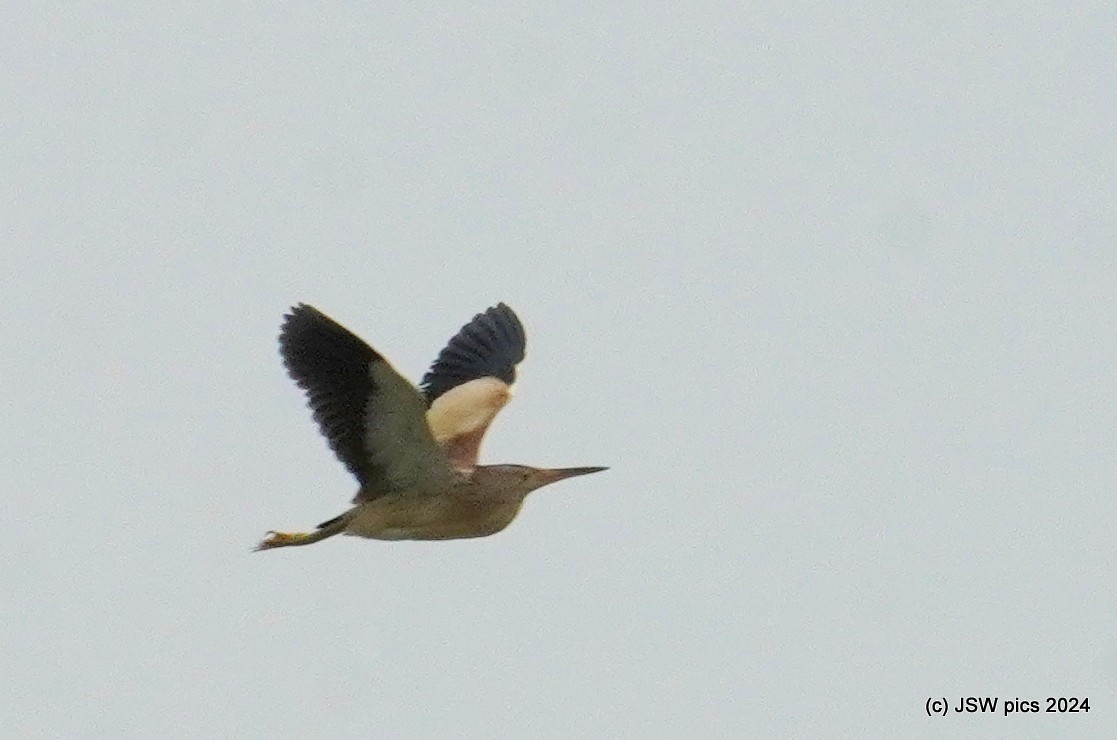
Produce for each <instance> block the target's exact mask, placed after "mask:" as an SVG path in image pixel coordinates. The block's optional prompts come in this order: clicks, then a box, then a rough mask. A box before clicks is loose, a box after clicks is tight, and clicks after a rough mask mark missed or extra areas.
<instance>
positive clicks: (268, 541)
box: [253, 531, 314, 552]
mask: <svg viewBox="0 0 1117 740" xmlns="http://www.w3.org/2000/svg"><path fill="white" fill-rule="evenodd" d="M308 541H310V542H313V541H314V540H313V539H311V536H310V535H309V534H305V533H303V532H275V531H272V532H268V536H267V537H265V538H264V539H262V540H260V544H258V545H256V547H255V548H253V549H254V550H255V551H256V552H259V551H260V550H270V549H272V548H273V547H287V546H288V545H305V544H306V543H307V542H308Z"/></svg>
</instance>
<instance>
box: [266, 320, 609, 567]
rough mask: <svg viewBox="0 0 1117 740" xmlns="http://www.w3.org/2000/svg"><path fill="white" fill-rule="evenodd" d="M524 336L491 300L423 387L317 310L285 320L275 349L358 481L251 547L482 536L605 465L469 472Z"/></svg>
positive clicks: (504, 397) (507, 391)
mask: <svg viewBox="0 0 1117 740" xmlns="http://www.w3.org/2000/svg"><path fill="white" fill-rule="evenodd" d="M524 346H525V341H524V332H523V326H522V325H521V324H520V321H519V319H518V318H517V317H516V315H515V313H513V312H512V310H511V309H510V308H508V307H507V306H505V305H504V304H499V305H498V306H496V307H494V308H490V309H489V310H488V311H486V312H485V313H483V314H478V315H477V316H475V317H474V319H473V321H471V322H470V323H469V324H467V325H466V326H464V327H463V328H462V329H461V331H460V332H458V334H457V335H456V336H455V337H454V338H453V339H451V340H450V343H449V344H448V345H447V347H446V348H445V349H444V350H442V353H441V354H440V355H439V357H438V359H437V360H436V361H435V363H434V365H432V367H431V369H430V371H429V372H428V373H427V375H426V376H425V377H424V378H423V383H422V384H421V389H416V388H415V387H414V386H413V385H411V384H410V383H409V382H407V381H406V380H404V379H403V378H402V377H401V376H400V375H399V374H398V373H397V372H396V371H395V370H394V369H393V368H392V367H391V365H389V364H388V362H387V361H386V360H385V359H384V358H383V357H381V356H380V355H379V354H377V353H376V352H375V351H374V350H373V349H372V348H371V347H369V346H368V345H367V344H365V343H364V342H363V341H361V340H360V339H359V338H357V337H356V336H355V335H353V334H352V333H350V332H349V331H348V330H347V329H345V328H344V327H342V326H341V325H340V324H338V323H337V322H335V321H333V320H332V319H330V318H329V317H327V316H326V315H325V314H323V313H321V312H320V311H318V310H317V309H315V308H313V307H311V306H307V305H305V304H300V305H299V306H296V307H295V308H294V309H292V312H291V313H290V314H288V316H287V319H286V321H285V322H284V325H283V330H282V332H281V334H280V351H281V353H282V355H283V359H284V363H285V364H286V366H287V369H288V372H289V373H290V375H291V377H292V378H294V379H295V381H296V382H297V383H298V384H299V385H300V386H301V387H302V388H303V389H304V390H305V391H306V393H307V397H308V400H309V403H310V407H311V409H312V410H313V411H314V417H315V419H316V420H317V421H318V424H319V426H320V428H321V430H322V433H323V434H324V435H325V436H326V438H327V440H328V441H329V444H330V446H331V447H332V448H333V449H334V452H335V453H336V454H337V456H338V457H339V458H340V459H341V461H342V462H344V463H345V465H346V467H347V468H349V470H350V472H352V473H353V474H354V476H355V477H356V478H357V480H358V482H359V483H360V488H359V489H358V491H357V495H356V496H355V497H354V499H353V504H354V506H353V508H351V509H349V510H348V511H346V512H345V513H343V514H341V515H339V516H336V517H334V518H333V519H330V520H329V521H326V522H323V523H322V524H320V525H318V528H317V529H316V530H315V531H314V532H309V533H283V532H271V533H269V535H270V536H269V537H268V538H266V539H265V540H263V541H262V542H261V543H260V544H259V545H258V546H257V549H259V550H266V549H271V548H275V547H285V546H290V545H306V544H310V543H312V542H317V541H319V540H322V539H325V538H327V537H332V536H333V535H335V534H339V533H342V532H344V533H346V534H351V535H357V536H360V537H367V538H371V539H379V540H404V539H411V540H443V539H462V538H469V537H485V536H487V535H490V534H493V533H495V532H499V531H500V530H502V529H504V528H505V527H507V526H508V524H509V523H511V521H512V520H513V519H514V518H515V517H516V514H517V513H518V512H519V510H520V506H521V505H522V504H523V500H524V498H525V497H526V496H527V494H528V493H530V492H531V491H534V490H536V489H538V488H541V487H542V486H545V485H547V484H549V483H554V482H557V481H559V480H563V479H564V478H570V477H573V476H577V475H585V474H587V473H594V472H598V471H600V470H604V468H600V467H592V468H553V469H548V468H532V467H527V466H523V465H477V464H476V463H477V454H478V450H479V448H480V444H481V440H482V438H483V437H484V434H485V431H486V430H487V429H488V426H489V424H490V423H491V422H492V420H493V418H494V417H495V416H496V414H497V412H499V411H500V409H501V408H503V406H504V405H505V404H506V403H507V402H508V400H509V398H510V397H511V384H512V382H513V381H514V380H515V368H516V365H517V364H518V363H519V362H520V360H522V359H523V357H524Z"/></svg>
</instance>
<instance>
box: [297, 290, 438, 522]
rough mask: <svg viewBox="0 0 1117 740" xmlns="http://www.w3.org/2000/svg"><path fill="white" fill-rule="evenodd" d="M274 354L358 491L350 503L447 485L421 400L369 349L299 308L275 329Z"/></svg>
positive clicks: (308, 309)
mask: <svg viewBox="0 0 1117 740" xmlns="http://www.w3.org/2000/svg"><path fill="white" fill-rule="evenodd" d="M279 349H280V354H281V355H282V356H283V363H284V365H286V367H287V372H288V373H289V374H290V376H291V378H292V379H294V381H295V382H296V383H298V385H299V387H301V388H302V389H303V390H304V391H306V396H307V400H308V402H309V405H310V408H311V410H312V411H313V412H314V419H315V421H317V422H318V426H319V428H320V429H321V430H322V434H323V435H324V436H325V437H326V440H327V441H328V442H329V444H330V447H331V448H332V449H333V451H334V453H336V454H337V456H338V459H340V460H341V461H342V462H343V463H345V467H347V468H348V469H349V471H350V472H351V473H352V474H353V475H354V476H355V477H356V478H357V480H358V482H360V484H361V489H360V491H359V492H358V493H357V499H355V501H367V500H370V499H373V498H377V497H379V496H382V495H384V494H387V493H394V492H402V491H416V492H421V491H432V492H433V491H435V490H438V489H439V488H440V487H442V486H444V485H448V484H449V483H450V481H451V479H452V477H453V470H452V469H451V468H450V465H449V464H448V461H447V459H446V455H445V453H444V452H443V451H442V449H441V448H440V446H439V445H438V444H437V443H436V442H435V440H434V438H433V436H432V435H431V430H430V428H429V427H428V426H427V422H426V418H425V414H426V411H427V403H426V400H425V399H424V398H423V396H422V395H420V393H419V392H418V391H417V390H416V388H415V386H413V385H412V384H411V383H410V382H408V381H407V380H405V379H404V378H403V377H401V376H400V374H399V373H397V372H396V371H395V369H394V368H393V367H392V366H391V365H390V364H389V363H388V361H387V360H385V359H384V358H383V357H382V356H381V355H380V354H379V353H377V352H376V351H375V350H373V349H372V347H370V346H368V345H367V344H365V342H363V341H362V340H361V339H360V338H359V337H357V336H356V335H354V334H353V333H352V332H350V331H349V330H348V329H346V328H345V327H343V326H341V324H338V323H337V322H336V321H334V320H333V319H331V318H330V317H329V316H326V315H325V314H324V313H322V312H321V311H319V310H318V309H316V308H314V307H313V306H308V305H306V304H303V303H300V304H299V305H297V306H295V307H294V308H293V309H291V312H290V313H289V314H287V316H286V318H285V320H284V322H283V328H282V329H281V331H280V334H279Z"/></svg>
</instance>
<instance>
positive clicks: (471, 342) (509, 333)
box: [420, 303, 526, 404]
mask: <svg viewBox="0 0 1117 740" xmlns="http://www.w3.org/2000/svg"><path fill="white" fill-rule="evenodd" d="M525 343H526V342H525V339H524V325H523V324H521V323H520V319H519V318H518V317H517V316H516V314H515V312H513V311H512V309H511V308H509V307H508V306H506V305H504V304H503V303H498V304H497V305H496V306H494V307H492V308H490V309H489V310H487V311H485V312H484V313H479V314H477V315H476V316H474V317H473V320H472V321H470V322H469V323H468V324H466V325H465V326H463V327H462V328H461V330H460V331H458V333H457V334H455V335H454V337H453V339H451V340H450V342H449V344H447V345H446V348H445V349H443V350H442V352H440V353H439V355H438V359H437V360H435V361H434V364H433V365H431V369H430V370H428V371H427V374H426V375H424V376H423V382H422V383H421V384H420V387H421V388H422V391H423V395H424V396H426V399H427V403H428V404H430V403H434V401H435V400H436V399H437V398H438V397H439V396H441V395H442V394H444V393H446V391H449V390H451V389H453V388H456V387H457V386H459V385H462V384H463V383H468V382H469V381H471V380H476V379H477V378H487V377H492V378H498V379H500V380H502V381H504V383H506V384H507V385H512V383H513V382H514V381H515V380H516V365H517V364H519V363H520V362H521V361H522V360H523V359H524V347H525Z"/></svg>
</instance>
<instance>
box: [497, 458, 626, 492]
mask: <svg viewBox="0 0 1117 740" xmlns="http://www.w3.org/2000/svg"><path fill="white" fill-rule="evenodd" d="M484 469H485V470H486V471H487V477H488V476H491V479H493V480H499V481H500V484H501V487H502V488H505V490H508V491H510V492H512V491H514V492H516V493H518V494H520V495H521V496H526V495H527V494H529V493H531V492H532V491H535V490H537V489H540V488H542V487H543V486H548V485H550V484H552V483H558V482H559V481H560V480H566V479H567V478H575V477H577V476H579V475H589V474H590V473H600V472H601V471H602V470H608V468H602V467H585V468H532V467H529V466H527V465H486V466H484ZM478 470H480V468H479V469H478Z"/></svg>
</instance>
